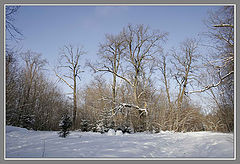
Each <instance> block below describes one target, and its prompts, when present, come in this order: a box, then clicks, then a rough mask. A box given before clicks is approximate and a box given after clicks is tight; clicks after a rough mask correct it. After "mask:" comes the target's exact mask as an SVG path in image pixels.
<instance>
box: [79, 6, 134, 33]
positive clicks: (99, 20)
mask: <svg viewBox="0 0 240 164" xmlns="http://www.w3.org/2000/svg"><path fill="white" fill-rule="evenodd" d="M128 9H129V8H128V7H127V6H96V7H95V8H94V9H93V13H92V14H90V15H89V16H88V17H86V18H85V19H84V20H83V27H84V28H86V29H97V28H98V27H100V26H101V25H102V24H103V21H104V20H110V19H112V18H116V19H117V18H119V19H120V17H121V16H123V15H124V14H126V12H127V11H128Z"/></svg>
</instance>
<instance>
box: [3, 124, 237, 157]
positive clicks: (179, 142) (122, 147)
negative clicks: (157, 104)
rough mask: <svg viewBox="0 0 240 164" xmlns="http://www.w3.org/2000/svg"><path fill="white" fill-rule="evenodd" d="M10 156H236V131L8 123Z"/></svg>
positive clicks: (7, 139) (7, 132) (7, 152)
mask: <svg viewBox="0 0 240 164" xmlns="http://www.w3.org/2000/svg"><path fill="white" fill-rule="evenodd" d="M5 151H6V158H7V159H8V158H10V159H11V158H96V157H97V158H98V157H102V158H115V157H117V158H233V156H234V153H233V152H234V143H233V134H232V133H214V132H188V133H174V132H160V133H156V134H148V133H134V134H123V135H110V136H109V135H108V133H106V134H100V133H93V132H77V131H74V132H71V133H70V135H69V136H67V137H66V138H61V137H59V136H58V132H57V131H55V132H52V131H32V130H27V129H24V128H19V127H13V126H6V150H5Z"/></svg>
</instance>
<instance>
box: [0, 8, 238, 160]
mask: <svg viewBox="0 0 240 164" xmlns="http://www.w3.org/2000/svg"><path fill="white" fill-rule="evenodd" d="M6 6H233V7H234V157H233V158H174V157H173V158H101V157H99V158H7V157H6V103H5V102H6V85H5V84H6V74H5V72H6V70H5V69H6V63H5V58H6V29H5V28H6V26H5V22H6V20H5V15H6V11H5V10H6ZM236 10H237V6H236V4H154V3H153V4H133V3H129V4H127V3H126V4H114V3H112V4H110V3H109V4H24V3H23V4H18V3H16V4H4V11H3V12H4V19H3V20H4V23H3V24H4V60H3V62H4V96H3V97H4V137H3V138H4V150H3V151H4V160H7V161H9V160H13V161H15V160H43V161H45V160H51V161H52V160H94V161H96V160H131V161H132V160H142V161H145V160H173V161H176V160H187V161H190V160H225V161H227V160H231V161H232V160H236V157H237V152H236V148H237V143H236V139H237V131H236V130H237V128H236V119H237V117H236V114H237V113H236V102H237V101H236V100H237V98H236V96H237V94H236V85H237V82H236V71H237V68H236V63H237V61H236V60H237V59H236V55H237V53H236V51H237V47H236V41H237V38H236V37H237V30H236V25H237V18H236V16H237V15H236Z"/></svg>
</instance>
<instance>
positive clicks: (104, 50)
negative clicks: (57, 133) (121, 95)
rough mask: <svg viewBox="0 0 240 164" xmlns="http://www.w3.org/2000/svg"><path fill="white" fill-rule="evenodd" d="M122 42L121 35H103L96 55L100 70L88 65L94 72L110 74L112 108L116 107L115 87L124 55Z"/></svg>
mask: <svg viewBox="0 0 240 164" xmlns="http://www.w3.org/2000/svg"><path fill="white" fill-rule="evenodd" d="M124 50H125V46H124V40H123V36H122V33H120V34H117V35H109V34H107V35H105V42H104V43H101V44H100V45H99V51H98V54H99V56H100V58H101V61H100V62H98V64H97V65H98V66H99V67H100V68H97V69H96V68H95V66H92V65H90V66H91V67H92V68H93V69H94V70H95V71H103V72H111V73H112V75H113V81H112V108H114V107H115V105H116V96H117V92H116V85H117V74H119V69H120V64H121V60H122V58H123V55H124ZM112 114H113V113H112Z"/></svg>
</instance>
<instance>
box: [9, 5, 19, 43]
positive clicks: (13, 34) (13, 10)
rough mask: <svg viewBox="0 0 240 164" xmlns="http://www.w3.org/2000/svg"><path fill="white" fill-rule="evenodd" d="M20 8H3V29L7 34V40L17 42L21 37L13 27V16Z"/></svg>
mask: <svg viewBox="0 0 240 164" xmlns="http://www.w3.org/2000/svg"><path fill="white" fill-rule="evenodd" d="M19 8H20V6H6V8H5V21H6V22H5V28H6V30H7V32H8V33H7V34H9V37H7V38H8V39H15V40H19V39H21V37H22V33H21V32H20V31H19V30H18V28H17V27H16V26H15V25H14V20H15V15H16V13H17V11H18V10H19Z"/></svg>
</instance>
